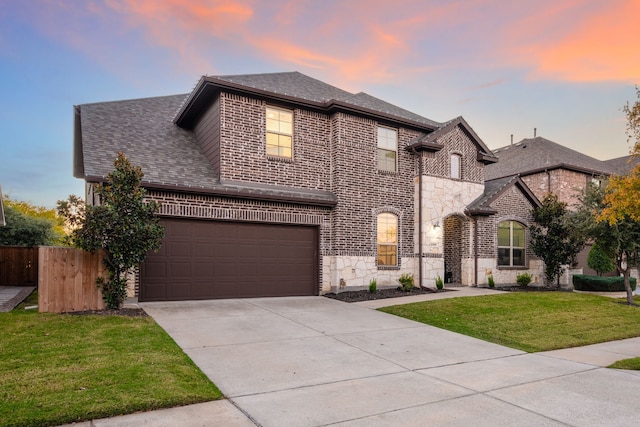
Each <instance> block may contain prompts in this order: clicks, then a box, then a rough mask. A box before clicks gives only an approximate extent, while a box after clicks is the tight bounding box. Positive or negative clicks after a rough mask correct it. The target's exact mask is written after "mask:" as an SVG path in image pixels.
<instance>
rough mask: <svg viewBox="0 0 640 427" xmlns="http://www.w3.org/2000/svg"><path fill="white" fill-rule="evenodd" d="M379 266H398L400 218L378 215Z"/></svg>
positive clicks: (384, 214)
mask: <svg viewBox="0 0 640 427" xmlns="http://www.w3.org/2000/svg"><path fill="white" fill-rule="evenodd" d="M377 240H378V265H379V266H396V265H398V217H397V216H395V215H394V214H392V213H381V214H378V239H377Z"/></svg>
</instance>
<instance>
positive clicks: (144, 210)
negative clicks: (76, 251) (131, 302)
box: [59, 153, 164, 309]
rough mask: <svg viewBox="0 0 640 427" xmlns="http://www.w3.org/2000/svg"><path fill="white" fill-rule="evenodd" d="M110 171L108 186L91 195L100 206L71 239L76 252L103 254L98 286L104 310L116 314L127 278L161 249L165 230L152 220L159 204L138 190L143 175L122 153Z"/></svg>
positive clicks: (90, 211) (89, 209) (90, 212)
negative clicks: (153, 252)
mask: <svg viewBox="0 0 640 427" xmlns="http://www.w3.org/2000/svg"><path fill="white" fill-rule="evenodd" d="M114 166H115V169H114V170H113V172H111V173H110V174H109V175H107V178H106V183H105V184H104V185H99V186H97V188H96V190H95V191H96V194H97V195H98V196H99V198H100V205H97V206H86V209H85V212H84V219H83V220H81V222H82V227H80V228H77V229H76V230H74V231H73V233H72V235H73V240H74V242H75V244H76V245H77V246H78V247H80V248H82V249H84V250H86V251H89V252H94V251H97V250H99V249H102V250H103V251H104V254H105V257H104V264H105V267H106V269H107V273H108V277H107V279H105V278H102V277H101V278H99V279H98V285H99V286H100V287H101V288H102V296H103V299H104V301H105V303H106V305H107V308H110V309H119V308H120V307H121V306H122V303H123V302H124V299H125V297H126V286H127V273H128V272H129V271H130V270H131V269H132V268H133V267H135V266H137V265H139V264H140V263H141V262H142V261H143V260H144V259H145V257H146V255H147V253H148V252H149V251H151V250H158V249H159V248H160V244H161V241H162V238H163V236H164V228H163V227H162V226H161V225H160V224H159V221H158V217H157V216H156V215H155V213H156V212H157V211H158V204H157V203H155V202H153V201H145V195H146V191H145V190H144V188H142V187H141V186H140V183H141V181H142V177H143V176H144V174H143V173H142V169H140V167H133V166H132V165H131V163H130V162H129V160H128V159H127V158H126V157H125V156H124V154H122V153H118V157H117V158H116V160H115V162H114ZM61 205H62V206H63V207H64V206H65V203H64V202H62V203H59V206H61ZM67 207H69V205H68V204H67ZM68 211H70V209H69V210H68ZM68 218H69V217H68ZM69 220H71V219H69Z"/></svg>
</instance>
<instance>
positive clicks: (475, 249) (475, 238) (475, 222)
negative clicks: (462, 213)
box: [473, 216, 478, 287]
mask: <svg viewBox="0 0 640 427" xmlns="http://www.w3.org/2000/svg"><path fill="white" fill-rule="evenodd" d="M473 267H474V268H473V283H474V284H475V286H476V287H477V286H478V217H477V216H474V217H473Z"/></svg>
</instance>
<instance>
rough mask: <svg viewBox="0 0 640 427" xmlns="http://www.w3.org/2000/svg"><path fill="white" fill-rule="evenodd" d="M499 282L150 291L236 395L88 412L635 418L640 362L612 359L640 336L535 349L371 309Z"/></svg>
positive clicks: (245, 417)
mask: <svg viewBox="0 0 640 427" xmlns="http://www.w3.org/2000/svg"><path fill="white" fill-rule="evenodd" d="M496 292H498V291H492V290H489V289H478V288H461V289H459V290H456V291H453V292H446V293H438V294H425V295H420V296H416V297H413V296H412V297H404V298H402V299H399V300H398V299H396V300H395V301H393V300H378V301H368V302H366V303H364V302H363V303H355V304H347V303H342V302H339V301H335V300H330V299H327V298H323V297H294V298H258V299H246V300H239V299H238V300H215V301H189V302H170V303H142V304H141V306H142V307H143V308H144V309H145V310H146V311H147V312H148V313H149V314H150V315H151V316H152V317H153V318H154V319H155V320H156V321H157V322H158V323H159V324H160V325H161V326H162V327H163V328H164V329H165V330H166V331H167V332H168V333H169V335H171V336H172V338H173V339H174V340H175V341H176V342H177V343H178V345H180V346H181V347H182V348H183V350H184V351H185V352H186V353H187V354H188V355H189V357H191V359H192V360H193V361H194V362H195V363H196V364H197V365H198V366H199V367H200V369H202V371H203V372H204V373H205V374H206V375H207V376H208V377H209V378H210V379H211V380H212V381H213V382H214V383H215V384H216V385H217V386H218V387H219V388H220V390H221V391H222V392H223V393H224V395H225V396H226V397H227V400H222V401H216V402H207V403H203V404H199V405H191V406H186V407H179V408H171V409H165V410H161V411H152V412H146V413H137V414H131V415H124V416H120V417H115V418H110V419H104V420H94V421H91V422H87V423H82V424H80V425H86V426H102V427H115V426H129V425H145V426H169V425H186V426H209V425H225V426H227V425H229V426H250V425H259V426H325V425H337V426H387V425H391V426H395V425H402V426H405V425H409V426H411V425H416V426H417V425H438V426H439V425H447V426H468V425H476V426H511V425H519V426H522V425H524V426H526V425H530V426H540V425H542V426H566V425H572V426H590V425H607V426H616V425H617V426H627V425H635V424H636V423H637V420H638V418H639V417H640V408H638V407H637V405H633V404H631V403H629V402H630V400H629V399H630V397H631V399H633V398H632V396H638V395H640V378H639V377H640V375H638V373H637V372H628V371H618V370H612V369H605V368H602V367H601V366H603V364H606V365H608V364H609V363H608V360H609V359H608V358H613V357H619V358H620V359H623V358H627V357H634V356H639V357H640V338H634V339H631V340H624V341H618V342H614V343H605V344H597V345H594V346H588V347H583V348H582V349H580V348H578V349H567V350H557V351H554V352H545V353H538V354H527V353H524V352H521V351H518V350H514V349H510V348H506V347H502V346H499V345H495V344H491V343H487V342H484V341H481V340H477V339H474V338H470V337H467V336H464V335H460V334H455V333H452V332H448V331H444V330H442V329H438V328H434V327H431V326H428V325H423V324H420V323H416V322H413V321H410V320H407V319H402V318H398V317H395V316H392V315H388V314H385V313H382V312H378V311H376V310H372V309H371V308H369V307H370V306H373V305H374V304H373V303H377V304H375V305H378V304H380V303H384V304H385V305H392V304H402V303H406V302H411V301H413V300H415V299H416V298H420V299H424V298H426V299H435V298H442V297H445V296H447V297H458V296H469V295H486V294H489V293H496ZM409 299H410V300H409ZM605 354H606V355H607V356H606V357H605V356H604V355H605ZM616 360H617V359H616ZM76 425H78V424H76Z"/></svg>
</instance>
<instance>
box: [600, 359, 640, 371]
mask: <svg viewBox="0 0 640 427" xmlns="http://www.w3.org/2000/svg"><path fill="white" fill-rule="evenodd" d="M608 367H609V368H614V369H628V370H632V371H640V357H634V358H631V359H623V360H618V361H617V362H616V363H614V364H612V365H611V366H608Z"/></svg>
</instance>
